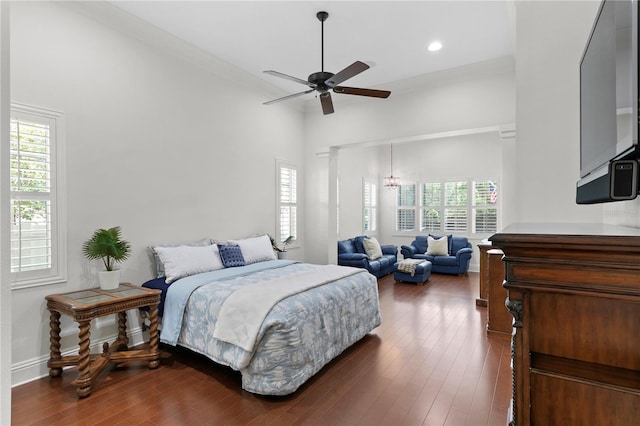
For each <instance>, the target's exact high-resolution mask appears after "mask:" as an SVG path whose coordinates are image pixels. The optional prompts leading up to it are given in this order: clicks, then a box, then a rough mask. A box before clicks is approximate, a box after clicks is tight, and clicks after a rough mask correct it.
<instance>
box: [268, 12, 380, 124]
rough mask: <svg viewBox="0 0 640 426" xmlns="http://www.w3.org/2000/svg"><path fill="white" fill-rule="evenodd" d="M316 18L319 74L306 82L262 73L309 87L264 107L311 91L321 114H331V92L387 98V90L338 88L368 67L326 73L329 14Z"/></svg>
mask: <svg viewBox="0 0 640 426" xmlns="http://www.w3.org/2000/svg"><path fill="white" fill-rule="evenodd" d="M316 17H317V18H318V20H319V21H320V25H321V49H320V50H321V69H322V71H320V72H314V73H313V74H311V75H309V77H308V78H307V80H306V81H305V80H303V79H301V78H297V77H292V76H290V75H287V74H283V73H281V72H278V71H273V70H268V71H264V72H265V73H266V74H269V75H273V76H275V77H280V78H284V79H286V80H290V81H294V82H296V83H300V84H304V85H305V86H308V87H310V89H309V90H305V91H304V92H298V93H294V94H291V95H287V96H283V97H281V98H278V99H273V100H271V101H267V102H264V105H271V104H273V103H276V102H280V101H284V100H287V99H292V98H296V97H298V96H302V95H306V94H307V93H311V92H313V91H316V92H318V94H319V97H320V105H321V107H322V112H323V113H324V114H325V115H326V114H331V113H333V111H334V109H333V100H332V99H331V90H333V92H334V93H339V94H345V95H356V96H367V97H371V98H388V97H389V95H390V94H391V92H390V91H388V90H377V89H362V88H359V87H345V86H339V84H340V83H342V82H343V81H346V80H348V79H350V78H352V77H355V76H356V75H358V74H360V73H361V72H363V71H365V70H367V69H369V65H367V64H365V63H364V62H361V61H355V62H354V63H353V64H351V65H349V66H348V67H346V68H345V69H343V70H342V71H340V72H338V73H337V74H333V73H331V72H327V71H325V70H324V21H326V20H327V18H328V17H329V13H327V12H325V11H320V12H318V13H317V14H316Z"/></svg>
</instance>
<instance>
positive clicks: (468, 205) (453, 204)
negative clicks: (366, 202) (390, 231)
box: [396, 179, 498, 234]
mask: <svg viewBox="0 0 640 426" xmlns="http://www.w3.org/2000/svg"><path fill="white" fill-rule="evenodd" d="M414 188H415V187H414V186H407V187H406V188H404V190H402V192H399V193H398V205H397V207H396V230H397V231H400V230H407V231H413V229H414V228H413V226H414V225H413V223H414V221H415V214H414V211H415V209H414V208H413V205H414V204H413V203H415V201H414V198H413V194H414ZM419 198H420V205H419V210H418V212H419V214H418V220H419V229H420V232H424V233H443V232H447V233H460V234H468V233H469V232H472V233H475V234H492V233H495V232H497V228H498V191H497V184H496V183H495V180H489V179H484V180H481V179H477V180H474V179H468V180H456V181H448V182H447V181H435V182H433V181H432V182H429V181H427V182H424V183H421V184H420V197H419ZM410 206H411V207H410Z"/></svg>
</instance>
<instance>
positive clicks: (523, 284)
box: [490, 224, 640, 425]
mask: <svg viewBox="0 0 640 426" xmlns="http://www.w3.org/2000/svg"><path fill="white" fill-rule="evenodd" d="M490 240H491V241H492V243H493V246H494V247H497V248H500V249H502V251H503V252H504V254H505V257H504V261H505V267H506V282H505V284H504V286H505V287H506V288H507V306H508V308H509V311H510V312H511V314H512V315H513V317H514V322H513V325H514V328H513V351H512V352H513V401H512V407H511V423H512V424H515V425H599V424H602V425H612V424H619V425H630V424H638V422H639V421H640V230H638V229H634V228H627V227H616V226H607V225H586V224H584V225H573V224H516V225H512V226H510V227H508V228H506V229H504V230H503V231H501V232H500V233H498V234H496V235H494V236H492V237H491V238H490Z"/></svg>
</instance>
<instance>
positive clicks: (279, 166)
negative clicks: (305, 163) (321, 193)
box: [274, 159, 300, 247]
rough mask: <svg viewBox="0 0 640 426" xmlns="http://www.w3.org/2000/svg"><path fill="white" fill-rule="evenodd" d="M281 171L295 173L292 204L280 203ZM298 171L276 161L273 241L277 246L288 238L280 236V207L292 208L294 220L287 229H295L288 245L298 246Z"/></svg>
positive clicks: (280, 161) (282, 161) (291, 163)
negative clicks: (285, 170) (274, 229)
mask: <svg viewBox="0 0 640 426" xmlns="http://www.w3.org/2000/svg"><path fill="white" fill-rule="evenodd" d="M282 169H289V170H293V171H295V182H294V184H295V200H294V201H293V202H291V201H289V202H283V201H282V196H283V193H282V178H283V175H282ZM299 175H300V170H299V168H298V166H297V165H296V164H295V163H293V162H291V161H286V160H280V159H276V231H275V236H274V239H275V240H276V242H277V243H278V244H281V243H282V242H283V241H284V240H285V239H287V238H288V237H289V235H282V219H283V217H282V207H289V208H292V207H293V208H294V211H295V218H294V219H293V223H289V227H290V228H291V227H292V225H293V228H294V229H295V232H294V238H293V240H292V241H291V244H289V247H299V245H300V232H299V220H298V218H299V216H300V204H299V202H298V200H300V184H299V180H300V176H299Z"/></svg>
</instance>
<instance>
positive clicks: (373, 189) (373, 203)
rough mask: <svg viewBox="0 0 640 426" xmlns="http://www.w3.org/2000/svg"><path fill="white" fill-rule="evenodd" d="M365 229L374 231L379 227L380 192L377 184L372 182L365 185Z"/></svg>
mask: <svg viewBox="0 0 640 426" xmlns="http://www.w3.org/2000/svg"><path fill="white" fill-rule="evenodd" d="M362 204H363V209H364V211H363V222H362V223H363V231H365V232H373V231H375V230H376V227H377V222H378V218H377V208H378V193H377V186H376V184H375V183H372V182H366V181H365V182H364V185H363V203H362Z"/></svg>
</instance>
